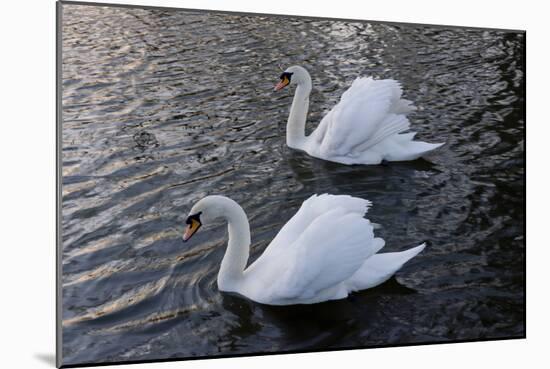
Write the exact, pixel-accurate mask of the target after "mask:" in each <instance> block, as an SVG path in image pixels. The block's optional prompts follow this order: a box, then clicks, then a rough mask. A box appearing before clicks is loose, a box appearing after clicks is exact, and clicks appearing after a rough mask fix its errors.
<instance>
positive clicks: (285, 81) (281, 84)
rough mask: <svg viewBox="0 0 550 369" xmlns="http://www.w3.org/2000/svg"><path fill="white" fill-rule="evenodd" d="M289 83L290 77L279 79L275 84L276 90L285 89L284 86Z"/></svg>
mask: <svg viewBox="0 0 550 369" xmlns="http://www.w3.org/2000/svg"><path fill="white" fill-rule="evenodd" d="M289 83H290V81H289V80H288V78H286V77H284V78H283V79H282V80H280V81H279V83H277V84H276V85H275V91H279V90H281V89H283V88H284V87H286V86H288V84H289Z"/></svg>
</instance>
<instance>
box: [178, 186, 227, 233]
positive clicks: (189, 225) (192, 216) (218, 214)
mask: <svg viewBox="0 0 550 369" xmlns="http://www.w3.org/2000/svg"><path fill="white" fill-rule="evenodd" d="M233 204H236V203H235V202H234V201H233V200H231V199H229V198H227V197H225V196H206V197H204V198H203V199H201V200H199V201H198V202H197V203H196V204H195V205H194V206H193V207H192V208H191V211H190V212H189V216H188V217H187V220H186V221H185V223H186V227H185V232H184V233H183V242H187V241H188V240H189V239H190V238H191V237H192V236H193V235H194V234H195V233H196V232H197V231H198V230H199V228H200V227H201V226H202V225H203V224H206V223H209V222H211V221H213V220H215V219H217V218H222V217H226V215H227V213H228V209H230V208H231V207H232V206H234V205H233Z"/></svg>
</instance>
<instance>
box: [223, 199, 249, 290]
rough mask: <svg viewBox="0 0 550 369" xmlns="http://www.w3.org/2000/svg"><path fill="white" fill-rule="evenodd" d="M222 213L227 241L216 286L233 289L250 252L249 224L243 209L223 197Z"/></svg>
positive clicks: (240, 277) (241, 275)
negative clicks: (225, 224)
mask: <svg viewBox="0 0 550 369" xmlns="http://www.w3.org/2000/svg"><path fill="white" fill-rule="evenodd" d="M221 205H222V211H223V215H224V216H225V218H226V220H227V229H228V234H229V242H228V244H227V249H226V251H225V255H224V257H223V260H222V263H221V266H220V272H219V273H218V288H219V289H220V290H223V291H234V290H235V284H236V283H237V282H238V281H240V280H241V279H242V277H243V272H244V269H245V268H246V263H247V262H248V256H249V253H250V226H249V224H248V218H247V217H246V214H245V212H244V210H243V209H242V208H241V207H240V206H239V204H237V203H236V202H235V201H233V200H231V199H228V198H224V199H223V203H222V204H221Z"/></svg>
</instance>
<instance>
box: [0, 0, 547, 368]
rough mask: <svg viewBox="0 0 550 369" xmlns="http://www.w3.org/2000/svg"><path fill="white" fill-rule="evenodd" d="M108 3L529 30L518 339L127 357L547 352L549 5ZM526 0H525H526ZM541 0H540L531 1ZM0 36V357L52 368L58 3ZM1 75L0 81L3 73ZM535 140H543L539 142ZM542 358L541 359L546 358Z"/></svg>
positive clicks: (468, 363)
mask: <svg viewBox="0 0 550 369" xmlns="http://www.w3.org/2000/svg"><path fill="white" fill-rule="evenodd" d="M110 2H113V3H130V4H136V5H152V6H171V7H185V8H200V9H218V10H230V11H245V12H260V13H276V14H294V15H309V16H321V17H337V18H354V19H369V20H382V21H397V22H414V23H431V24H446V25H461V26H474V27H491V28H508V29H526V30H527V41H528V47H527V52H528V55H527V63H528V74H527V76H528V80H527V87H528V91H527V96H528V101H529V103H528V106H527V114H528V115H527V121H528V122H529V127H528V128H529V129H528V138H527V140H528V142H529V145H528V158H529V161H528V163H529V164H528V167H529V168H528V170H529V172H528V173H529V174H528V194H529V195H528V205H529V206H528V219H529V223H528V228H527V235H528V237H527V240H528V297H529V298H528V319H527V323H528V325H527V336H528V338H527V340H515V341H501V342H484V343H469V344H448V345H431V346H421V347H403V348H388V349H371V350H359V351H343V352H330V353H322V354H297V355H278V356H263V357H253V358H233V359H218V360H203V361H185V362H172V363H156V364H142V365H134V366H132V367H135V368H181V367H186V368H218V367H219V366H220V365H223V366H227V367H230V368H231V367H238V368H240V369H241V368H242V369H247V368H254V369H256V368H257V367H258V366H262V367H264V368H280V367H286V368H299V367H310V366H317V367H326V368H329V367H335V366H343V365H348V366H351V365H354V366H360V367H373V368H374V367H380V366H383V367H398V366H399V367H407V368H423V369H426V368H438V369H440V368H442V367H444V368H446V369H450V368H460V369H463V368H464V367H472V368H477V367H491V368H492V367H499V368H518V367H522V366H528V365H529V362H531V361H534V362H537V361H542V362H545V360H544V359H545V358H546V357H547V355H544V354H545V352H544V351H543V349H544V348H546V347H547V346H548V345H547V342H548V340H547V334H546V332H547V330H548V328H549V324H548V323H549V321H548V313H549V312H550V307H549V305H548V302H547V299H546V295H547V291H548V285H547V283H546V281H547V280H548V277H547V273H545V271H546V270H545V266H546V265H545V262H546V260H548V258H549V251H548V249H549V246H548V241H547V240H546V238H547V237H546V233H543V232H544V228H543V227H544V225H543V222H544V221H545V220H546V219H545V216H544V215H545V214H544V213H542V211H543V209H547V208H549V206H548V205H550V204H548V202H549V201H548V198H549V196H548V195H547V194H546V191H544V190H545V187H546V186H547V176H546V173H547V172H548V168H549V167H550V166H549V165H548V163H547V157H548V153H547V150H545V149H546V145H547V143H546V142H545V141H546V137H548V134H549V133H550V132H549V129H548V126H549V124H550V122H549V118H548V116H547V114H548V113H547V112H546V110H547V107H546V106H547V105H548V102H547V101H546V95H547V94H548V92H547V89H548V87H547V86H548V82H549V81H548V73H549V72H548V70H547V63H548V61H549V58H548V49H549V48H548V43H547V41H548V40H547V34H548V30H547V24H548V21H547V19H546V16H547V14H548V13H547V11H546V9H544V8H543V6H542V5H538V6H537V5H531V4H529V3H527V2H525V1H524V2H519V1H483V2H482V1H479V0H477V1H472V0H460V1H454V2H443V1H423V0H410V1H405V0H393V1H369V2H367V1H365V2H362V1H361V2H360V1H356V0H339V1H337V2H336V1H335V2H321V1H313V0H307V1H301V2H298V1H295V0H294V1H291V0H275V1H270V2H259V1H257V2H255V1H252V0H232V1H231V2H220V1H215V0H202V1H190V0H189V1H182V0H180V1H177V0H164V1H162V0H146V1H143V0H141V1H140V0H133V1H116V0H112V1H110ZM534 3H535V2H533V4H534ZM539 4H543V3H542V2H539ZM0 16H1V17H2V18H1V19H0V27H1V28H0V30H1V33H0V34H1V35H2V38H1V39H2V44H1V47H2V54H1V58H0V60H1V62H2V68H1V69H0V71H1V76H2V77H1V78H0V81H2V83H1V84H0V88H1V90H0V91H2V100H1V101H2V115H1V121H0V124H1V126H2V131H1V132H2V136H1V137H2V138H3V140H2V141H1V143H0V150H1V151H0V153H1V155H0V158H2V159H1V160H2V166H1V167H0V170H1V172H2V180H1V181H0V183H1V186H2V187H1V192H0V193H1V194H2V198H1V200H2V201H1V202H0V204H2V207H1V209H2V212H1V214H2V219H1V220H2V222H1V223H0V224H2V228H1V229H2V244H1V247H2V254H1V255H2V257H1V260H2V261H1V264H0V272H1V273H2V274H1V279H0V280H1V281H2V285H1V287H2V303H1V304H0V306H1V309H2V310H1V316H2V317H3V319H2V321H3V324H2V338H3V348H4V349H3V350H2V351H3V355H2V357H1V358H0V360H1V362H2V366H3V367H10V368H13V367H31V368H40V367H50V368H51V367H52V366H53V361H52V360H53V355H54V352H55V322H54V316H55V302H54V297H55V287H54V286H55V216H54V214H55V195H54V194H55V154H54V153H55V89H54V86H55V2H54V1H53V0H28V1H11V2H9V3H6V4H3V8H2V12H1V15H0ZM6 82H7V83H6ZM543 140H544V141H543ZM546 362H547V360H546Z"/></svg>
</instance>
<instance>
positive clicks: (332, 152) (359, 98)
mask: <svg viewBox="0 0 550 369" xmlns="http://www.w3.org/2000/svg"><path fill="white" fill-rule="evenodd" d="M401 95H402V88H401V85H400V84H399V82H397V81H395V80H393V79H385V80H375V79H373V78H371V77H359V78H357V79H356V80H355V81H354V82H353V83H352V85H351V87H350V88H349V89H348V90H347V91H345V92H344V93H343V94H342V97H341V99H340V101H339V102H338V104H336V105H335V106H334V108H333V109H332V110H331V111H330V112H329V113H328V114H327V115H326V116H325V117H324V118H323V119H322V120H321V123H320V124H319V127H318V128H317V129H316V130H315V131H314V132H313V133H312V134H311V136H310V138H309V147H308V150H307V151H308V152H309V153H310V154H311V155H313V156H317V157H320V158H323V159H326V160H332V161H336V162H342V163H345V164H361V163H364V164H376V163H379V162H380V161H381V160H383V159H386V160H411V158H416V157H419V156H420V155H422V154H424V153H425V152H426V149H428V148H429V149H430V150H433V149H434V148H435V147H439V146H440V145H439V144H435V145H433V146H429V147H427V146H421V147H420V146H414V145H410V142H412V136H407V137H405V138H406V139H403V137H400V135H399V133H401V132H404V131H406V130H408V129H409V127H410V122H409V120H408V118H407V114H408V113H410V112H411V111H413V110H415V108H414V106H413V105H412V103H411V102H410V101H408V100H405V99H402V98H401ZM390 141H391V142H390ZM388 143H389V144H388ZM426 145H431V144H426ZM396 149H397V151H398V153H397V154H396V153H395V151H396ZM430 150H428V151H430ZM392 153H393V157H392ZM401 153H403V154H404V155H402V154H401ZM401 156H403V157H404V158H403V159H401ZM394 157H395V158H394Z"/></svg>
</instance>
